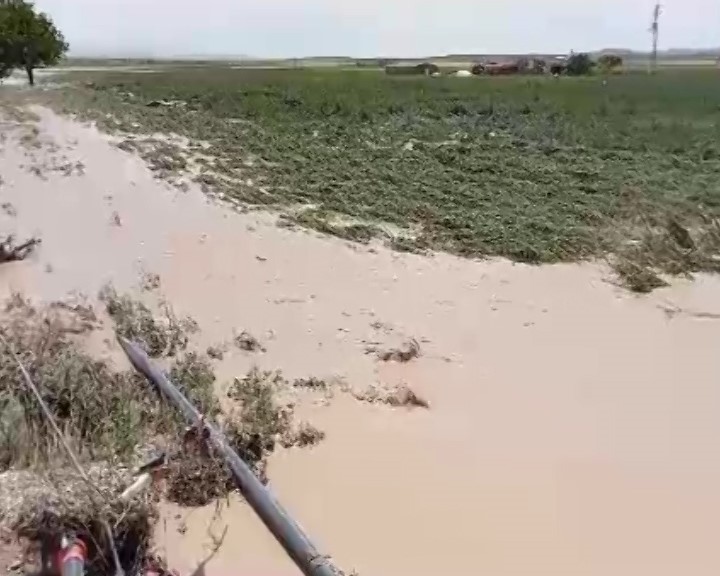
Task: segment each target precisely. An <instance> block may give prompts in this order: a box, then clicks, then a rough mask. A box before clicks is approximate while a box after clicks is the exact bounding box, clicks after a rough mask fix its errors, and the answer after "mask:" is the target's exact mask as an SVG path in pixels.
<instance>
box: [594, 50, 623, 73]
mask: <svg viewBox="0 0 720 576" xmlns="http://www.w3.org/2000/svg"><path fill="white" fill-rule="evenodd" d="M598 64H599V66H600V68H601V69H602V70H603V71H604V72H612V71H613V70H616V69H617V68H622V65H623V59H622V58H621V57H620V56H617V55H616V54H603V55H602V56H600V58H598Z"/></svg>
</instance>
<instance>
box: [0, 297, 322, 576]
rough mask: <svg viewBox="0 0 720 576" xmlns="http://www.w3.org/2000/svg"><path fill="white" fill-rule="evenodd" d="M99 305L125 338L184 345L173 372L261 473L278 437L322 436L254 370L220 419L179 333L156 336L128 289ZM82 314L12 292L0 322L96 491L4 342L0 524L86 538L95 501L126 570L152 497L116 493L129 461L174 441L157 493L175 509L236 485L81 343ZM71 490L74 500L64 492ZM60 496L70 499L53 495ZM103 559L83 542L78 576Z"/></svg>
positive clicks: (272, 377) (289, 440) (144, 390)
mask: <svg viewBox="0 0 720 576" xmlns="http://www.w3.org/2000/svg"><path fill="white" fill-rule="evenodd" d="M118 302H119V303H120V304H117V303H118ZM108 303H109V304H108ZM106 305H109V306H110V307H111V309H112V310H113V311H114V314H111V317H112V318H113V319H114V320H116V321H118V323H119V325H120V326H123V327H124V328H125V329H126V332H125V334H126V335H139V336H141V337H144V338H145V341H146V342H149V343H152V344H154V343H157V345H156V346H155V347H151V349H152V350H153V351H154V352H156V353H160V352H161V351H162V354H164V355H166V354H167V351H168V350H169V349H171V348H172V344H171V342H178V341H179V342H181V343H182V345H178V344H175V353H176V357H175V358H174V359H173V362H172V363H171V364H170V366H169V375H170V377H171V379H172V380H173V382H174V383H175V384H176V385H177V386H178V388H179V389H180V390H181V391H182V392H183V393H184V394H186V395H187V397H188V398H189V400H190V401H191V402H193V403H194V405H195V406H196V407H197V408H198V409H199V410H200V411H201V412H202V413H203V415H204V419H205V420H206V421H207V422H208V423H213V424H214V425H216V426H218V427H219V428H221V429H222V430H223V431H224V432H225V434H226V435H227V438H228V440H229V442H230V444H231V446H233V447H234V448H235V449H236V450H237V451H238V452H239V454H240V455H241V457H243V458H244V459H245V460H246V462H248V464H249V465H250V466H252V467H253V469H254V470H255V472H256V474H257V475H258V477H260V478H261V479H263V480H264V481H265V480H267V478H266V472H265V470H266V464H267V457H268V456H269V455H270V453H272V451H273V450H274V449H275V447H276V446H277V445H278V444H280V445H281V446H286V447H290V446H312V445H315V444H316V443H317V442H319V441H321V440H322V438H323V437H324V434H323V433H322V432H321V431H319V430H317V429H316V428H314V427H312V426H311V425H309V424H307V423H301V424H298V425H296V424H295V422H294V419H293V408H292V406H291V405H288V404H286V403H281V402H280V401H279V399H278V394H280V392H281V391H282V390H284V389H289V388H291V386H290V385H289V383H287V382H286V381H285V380H284V379H283V378H282V377H281V376H280V375H279V374H271V373H263V372H259V371H257V370H253V371H251V372H250V373H248V375H247V376H246V377H244V378H242V379H238V380H236V382H235V384H234V385H233V386H232V388H231V397H232V398H233V399H234V400H236V401H237V406H235V408H234V410H232V411H231V412H230V413H228V414H225V415H223V414H222V413H221V410H220V403H219V402H218V399H217V398H216V396H215V395H214V385H215V374H214V372H213V370H212V366H211V365H210V362H209V360H208V359H207V358H206V357H204V356H202V355H200V354H197V353H194V352H189V353H185V354H182V353H179V350H180V349H181V348H185V346H186V344H187V336H186V335H185V336H182V337H180V336H178V335H177V332H175V331H173V332H172V334H171V335H169V336H168V335H163V334H162V330H161V329H159V328H158V327H157V323H156V322H155V321H154V320H153V319H152V316H151V314H150V311H149V309H147V308H146V307H144V305H142V304H140V303H138V302H135V301H133V300H132V299H131V298H129V297H127V296H119V295H117V294H114V293H113V295H112V297H110V298H109V299H107V300H106ZM115 305H117V308H112V307H113V306H115ZM71 318H73V319H74V320H73V321H70V319H71ZM88 318H93V319H94V318H95V316H94V313H92V314H91V310H89V309H88V308H87V307H85V306H71V305H67V304H56V305H52V306H48V307H45V308H42V309H36V308H34V307H33V306H32V305H31V304H30V303H29V302H28V301H26V300H24V299H23V298H21V297H20V296H15V297H14V298H12V299H11V300H10V301H9V303H8V305H7V308H6V310H5V314H4V315H3V317H2V319H0V330H2V334H3V336H4V337H5V338H6V339H7V340H8V342H9V343H10V346H11V347H12V349H13V350H15V351H16V352H17V354H18V355H19V357H20V359H21V361H22V362H23V364H24V365H25V366H26V367H27V369H28V371H29V373H30V376H31V378H32V379H33V381H34V382H35V383H36V385H37V386H38V388H39V391H40V394H41V395H42V397H43V399H44V401H45V403H46V404H47V405H48V408H49V410H50V412H51V413H52V414H53V415H54V417H55V418H56V420H57V423H58V425H59V426H60V428H61V429H62V430H63V431H64V432H65V435H66V438H67V440H68V442H69V443H70V445H71V446H73V448H74V450H75V451H76V453H77V454H78V456H79V458H80V459H81V462H82V463H83V465H84V466H85V467H86V468H87V469H88V470H89V471H93V472H92V473H93V474H96V475H97V478H98V480H97V485H98V487H99V488H100V490H101V492H102V493H103V495H104V497H103V498H102V499H100V501H99V502H94V501H93V502H92V505H90V504H89V503H88V502H89V500H88V498H91V497H92V493H93V491H92V490H90V489H89V488H88V487H87V485H86V484H85V483H84V482H83V481H82V480H81V479H79V478H77V477H74V478H72V477H71V475H68V474H67V473H64V472H62V470H64V469H65V468H66V466H67V463H66V461H65V455H64V452H63V451H62V448H61V446H60V445H59V444H58V441H57V439H56V438H55V436H54V434H53V432H52V430H51V429H50V427H49V425H48V423H47V421H46V419H45V416H44V414H43V413H42V412H41V410H40V408H39V406H38V404H37V402H36V400H35V398H34V396H32V394H31V393H30V392H29V391H28V389H27V387H26V385H25V382H24V380H23V378H22V376H21V373H20V372H19V370H18V367H17V365H16V363H15V361H14V358H13V356H12V354H11V352H10V350H9V349H8V348H6V347H4V346H2V347H0V382H2V383H3V385H2V388H1V389H0V527H4V528H6V529H10V530H14V531H15V532H16V533H18V534H19V533H20V532H22V533H23V534H27V535H30V536H33V535H35V536H37V535H39V534H40V533H41V532H43V531H47V530H51V529H53V528H54V527H65V528H68V529H69V528H73V529H77V530H79V531H80V534H81V535H88V540H90V541H97V542H101V543H102V542H104V532H103V530H102V527H101V526H100V525H99V524H98V522H97V518H98V506H101V507H102V512H103V514H104V515H105V517H106V518H108V519H109V521H110V523H111V524H112V525H113V526H114V529H115V536H116V538H117V541H116V544H117V545H118V547H119V549H120V553H121V557H122V560H123V565H124V566H125V568H126V570H127V571H128V573H136V572H137V568H138V566H139V564H140V563H141V562H142V560H143V556H144V555H145V553H146V551H147V550H148V544H149V538H150V534H151V527H152V519H153V517H154V515H155V502H154V499H153V495H152V494H150V495H149V496H148V497H147V498H145V497H142V498H139V499H135V500H133V501H132V502H131V503H130V505H128V504H127V503H121V502H119V499H118V498H119V495H120V494H121V493H122V490H123V489H124V488H126V487H127V486H128V485H129V483H130V482H131V475H130V474H129V472H128V470H131V469H133V468H134V467H135V466H136V465H137V463H138V462H137V459H138V454H140V453H142V452H147V451H148V450H149V449H150V448H151V447H152V446H158V445H160V446H163V447H173V448H174V450H173V452H172V453H171V455H170V457H169V458H168V462H167V468H166V470H165V477H166V480H167V482H166V487H167V491H166V497H167V498H168V499H169V500H170V501H173V502H176V503H178V504H181V505H188V506H198V505H204V504H207V503H209V502H211V501H212V500H214V499H217V498H221V497H224V496H226V495H227V494H228V493H229V492H230V491H231V490H234V489H235V485H234V482H233V481H232V478H231V476H230V474H229V471H228V469H227V467H226V465H225V463H224V461H223V459H221V458H220V457H219V455H218V454H216V453H215V452H214V450H213V449H212V447H211V446H210V445H208V443H207V442H206V439H205V438H204V437H203V435H202V434H201V433H200V432H199V431H198V430H197V429H195V428H189V429H188V428H187V427H186V426H185V422H184V421H183V420H182V418H180V417H179V415H178V414H176V413H175V411H174V410H173V409H171V407H169V406H167V405H166V404H165V403H164V401H163V399H162V397H161V396H160V395H159V394H157V393H156V392H155V390H153V389H152V388H151V387H150V386H149V385H148V383H147V382H146V381H145V378H144V377H142V376H140V375H139V374H137V373H135V372H134V371H132V372H116V371H114V370H113V369H112V368H111V367H110V366H109V365H108V364H106V363H105V362H104V361H99V360H95V359H93V358H91V357H90V356H88V355H87V354H86V353H85V352H84V351H83V350H82V347H81V345H80V340H79V337H80V336H81V335H82V334H83V333H85V332H89V331H91V330H93V329H94V328H95V326H96V322H95V321H93V322H88V321H87V320H88ZM138 318H139V319H138ZM95 320H96V319H95ZM68 327H69V328H68ZM158 332H160V335H157V333H158ZM148 334H150V336H148ZM93 478H95V476H93ZM32 486H35V487H36V488H32V489H31V487H32ZM73 491H77V492H78V493H79V494H82V497H81V496H78V497H75V496H73V494H74V492H73ZM68 494H69V495H70V497H69V498H65V497H64V496H63V495H68ZM109 560H110V557H109V556H108V551H107V550H106V549H105V548H102V549H97V550H96V549H93V550H92V551H91V560H90V564H89V567H88V574H90V575H91V576H100V574H105V573H107V570H108V565H109V564H108V562H109Z"/></svg>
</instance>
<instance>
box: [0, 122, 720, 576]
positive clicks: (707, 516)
mask: <svg viewBox="0 0 720 576" xmlns="http://www.w3.org/2000/svg"><path fill="white" fill-rule="evenodd" d="M38 114H39V121H38V127H39V131H40V132H39V137H40V139H41V140H42V139H45V141H46V142H52V143H53V145H52V146H50V147H49V148H48V146H44V147H41V148H39V149H35V148H30V149H27V148H25V147H23V146H20V145H17V143H16V142H15V143H13V136H12V135H11V133H12V132H13V130H15V128H14V127H13V126H11V125H10V124H6V125H5V128H4V130H5V131H6V133H8V134H10V135H9V136H8V139H7V140H6V142H5V143H4V144H3V145H2V153H1V154H0V175H2V179H3V183H2V185H1V186H0V199H1V201H2V203H3V205H4V206H5V207H4V208H3V210H2V211H0V227H1V229H2V231H3V233H7V232H13V233H15V234H17V236H18V237H19V238H23V237H26V236H30V235H33V234H38V235H39V236H41V238H42V241H43V244H42V246H41V248H40V249H39V250H38V251H37V252H36V254H34V255H33V256H32V257H31V258H30V259H29V260H27V261H25V262H20V263H13V264H6V265H3V266H2V267H0V292H1V295H3V296H7V295H9V294H10V293H11V292H12V291H22V292H24V293H25V294H27V295H29V296H32V297H33V298H35V299H38V300H53V299H58V298H64V297H66V296H67V295H68V294H69V293H72V292H80V293H84V294H86V295H88V296H90V297H94V296H95V295H96V294H97V291H98V290H99V289H100V288H101V287H102V286H103V285H104V284H106V283H107V282H112V283H113V284H114V285H115V286H116V287H117V288H118V289H122V290H137V289H138V285H139V282H140V279H141V278H142V276H143V274H147V273H154V274H158V275H159V277H160V281H161V291H162V294H163V295H164V296H165V297H166V298H167V300H168V301H169V302H171V303H172V305H173V307H174V308H175V310H176V311H177V312H178V313H180V314H189V315H191V316H193V317H194V318H195V319H196V320H197V321H198V322H199V324H200V327H201V329H202V332H201V334H200V336H199V338H200V344H199V345H202V346H207V345H209V344H211V343H214V342H217V341H218V340H222V339H224V338H228V337H229V335H232V333H233V331H236V330H239V329H242V330H248V331H251V332H252V333H253V334H256V335H258V337H259V338H261V339H262V340H263V342H264V344H265V347H266V349H267V352H266V353H265V354H261V355H257V356H255V357H249V356H248V355H243V354H239V353H237V354H232V353H231V354H229V355H228V356H227V357H226V358H225V360H223V362H222V363H221V364H220V365H219V370H218V371H219V374H220V376H221V379H222V380H227V379H229V378H232V377H233V376H239V375H242V374H244V372H245V371H246V370H248V369H249V368H250V367H251V366H252V365H253V364H254V363H256V364H259V365H260V366H261V367H263V368H267V369H281V370H283V372H284V373H285V374H286V375H287V376H288V377H290V378H298V377H307V376H318V377H324V378H342V379H343V380H344V381H346V382H347V383H349V384H350V385H351V386H355V387H358V388H362V387H365V386H367V385H370V384H373V383H382V384H387V385H390V384H394V383H404V384H407V385H408V386H409V387H410V388H412V389H413V390H414V391H415V392H416V393H417V394H419V395H421V396H422V397H423V398H425V399H426V400H427V401H428V402H429V404H430V409H429V410H423V409H418V410H408V409H404V408H391V407H388V406H384V405H368V404H364V403H360V402H357V401H356V400H354V399H353V398H352V397H350V396H346V395H345V396H343V395H340V396H338V397H336V398H334V399H333V400H332V401H331V402H330V403H329V405H307V406H303V407H302V410H303V415H304V416H306V417H307V418H308V419H309V420H311V421H312V422H313V423H314V424H315V425H317V426H318V427H319V428H321V429H322V430H324V431H325V432H326V434H327V438H326V440H325V441H324V442H322V443H321V444H319V445H318V446H317V447H315V448H313V449H310V450H281V451H279V452H276V453H275V454H274V455H273V457H272V459H271V462H270V469H269V476H270V480H271V487H272V489H273V490H274V491H275V492H276V494H277V496H278V497H279V499H280V500H281V501H282V502H283V503H284V504H285V505H286V507H287V508H288V510H289V511H290V512H291V514H292V515H293V516H294V517H295V518H296V519H297V520H298V522H299V523H300V524H301V525H302V526H304V527H305V528H306V529H307V531H308V532H309V533H310V534H311V536H312V537H313V538H314V540H315V541H316V543H317V544H318V546H319V548H320V549H321V550H322V551H323V552H327V553H328V554H331V555H332V556H333V557H334V558H335V560H336V561H337V562H338V564H339V565H340V566H341V567H342V568H343V569H345V570H347V571H351V570H356V571H357V572H358V573H359V574H361V575H374V576H383V575H386V576H403V575H407V576H426V575H427V576H437V575H438V574H455V575H468V576H470V575H477V574H488V575H494V576H516V575H517V576H520V575H522V576H525V575H528V576H530V575H533V576H534V575H545V574H547V575H553V576H608V575H612V576H638V575H645V574H647V575H650V574H652V575H653V576H677V575H679V574H688V575H693V576H703V575H708V576H710V575H713V576H715V575H717V574H719V573H720V554H719V553H718V546H717V541H718V534H720V450H719V449H718V443H719V442H720V353H719V350H720V280H719V279H718V278H715V277H710V276H703V275H700V276H697V277H696V278H695V280H694V281H691V280H686V279H678V280H676V281H674V282H673V286H671V287H669V288H665V289H661V290H657V291H656V292H654V293H653V294H651V295H649V296H645V297H638V296H635V295H632V294H630V293H628V292H627V291H625V290H623V289H620V288H618V287H616V286H615V285H614V284H613V282H612V275H611V274H610V272H609V271H608V270H607V269H606V268H605V267H604V266H602V265H601V264H591V263H586V264H581V265H578V264H565V265H554V266H542V267H529V266H524V265H516V264H512V263H509V262H506V261H484V262H479V261H469V260H462V259H458V258H455V257H451V256H447V255H436V256H433V257H423V256H418V255H410V254H399V253H394V252H391V251H388V250H386V249H384V248H382V247H366V246H358V245H351V244H348V243H345V242H344V241H341V240H338V239H335V238H327V237H321V236H319V235H317V234H315V233H310V232H304V231H301V230H287V229H282V228H278V227H277V226H275V225H274V223H273V218H272V217H271V216H268V215H263V214H260V213H249V214H239V213H237V212H236V211H234V210H232V209H231V208H230V207H228V206H224V205H221V204H218V203H216V202H214V201H211V200H209V199H207V198H206V197H205V196H204V195H203V194H202V193H201V192H200V191H199V190H196V189H195V188H191V189H190V190H189V191H188V192H181V191H178V190H177V189H175V188H172V187H170V186H169V185H167V184H165V183H161V182H159V181H158V180H155V179H154V178H153V176H152V174H151V173H150V172H149V171H148V170H147V169H146V168H145V165H144V164H143V162H142V161H141V160H140V159H138V158H136V157H134V156H133V155H131V154H129V153H126V152H123V151H121V150H118V149H117V148H115V147H114V146H113V145H112V144H111V143H110V142H109V141H108V139H107V138H106V137H104V136H102V135H101V134H99V133H98V132H96V131H95V130H94V129H93V128H90V127H86V126H82V125H80V124H77V123H73V122H71V121H69V120H67V119H63V118H60V117H58V116H56V115H54V114H53V113H51V112H49V111H46V110H38ZM77 163H80V164H81V165H82V170H79V169H77V170H68V169H66V168H63V167H66V166H67V165H74V166H79V165H78V164H77ZM53 166H56V167H58V168H57V169H54V168H53ZM33 167H36V168H37V170H34V169H33ZM410 338H414V339H416V340H417V341H418V342H419V343H420V346H421V350H422V352H421V355H420V357H419V358H417V359H415V360H412V361H410V362H407V363H396V362H379V361H378V360H377V358H376V357H375V356H374V355H372V354H367V353H366V349H367V348H368V347H370V346H377V345H391V344H394V343H397V342H402V341H404V340H407V339H410ZM108 346H109V347H113V346H114V345H113V344H111V343H109V344H108ZM219 392H220V393H222V390H219ZM163 516H164V517H163V519H162V520H161V521H160V522H159V523H158V527H157V534H156V540H157V546H158V549H159V551H160V552H161V553H162V554H165V555H166V556H167V558H168V560H169V564H170V566H172V567H173V568H176V569H178V570H180V571H181V573H182V574H190V573H191V572H192V571H193V570H194V569H195V568H196V567H197V566H198V564H199V563H200V562H202V561H204V560H207V563H206V564H205V567H204V569H205V573H206V574H207V575H208V576H231V575H237V574H268V575H270V574H274V575H283V574H288V575H290V574H296V573H297V570H296V569H295V568H294V567H293V566H292V565H291V563H290V562H289V561H288V560H287V559H286V558H285V557H284V554H283V552H282V550H281V549H280V547H279V546H278V545H277V544H275V542H274V541H273V540H272V538H271V537H270V536H269V535H268V534H267V533H266V531H265V529H264V528H263V526H262V525H261V524H260V522H259V521H258V520H257V519H256V518H255V517H254V515H253V513H252V511H251V510H250V509H249V507H248V506H247V505H246V504H244V503H243V502H242V501H241V500H240V499H239V498H238V497H235V496H233V497H231V499H230V501H229V502H223V503H221V504H220V505H218V506H217V507H215V506H209V507H207V508H205V509H199V510H188V509H182V510H181V509H178V508H176V507H170V506H166V507H165V509H164V515H163ZM226 528H227V532H226V534H225V539H224V541H223V544H222V546H221V547H220V549H219V550H218V551H217V552H216V553H214V554H211V552H212V548H213V544H212V541H213V536H214V537H215V539H216V540H217V539H218V538H219V536H220V535H221V534H222V533H223V531H224V530H225V529H226Z"/></svg>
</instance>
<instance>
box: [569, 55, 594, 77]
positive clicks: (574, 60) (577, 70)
mask: <svg viewBox="0 0 720 576" xmlns="http://www.w3.org/2000/svg"><path fill="white" fill-rule="evenodd" d="M593 66H595V62H593V61H592V58H590V55H589V54H586V53H585V52H578V53H577V54H572V55H571V56H570V57H569V58H568V59H567V62H566V63H565V73H566V74H568V75H569V76H584V75H586V74H590V73H591V72H592V69H593Z"/></svg>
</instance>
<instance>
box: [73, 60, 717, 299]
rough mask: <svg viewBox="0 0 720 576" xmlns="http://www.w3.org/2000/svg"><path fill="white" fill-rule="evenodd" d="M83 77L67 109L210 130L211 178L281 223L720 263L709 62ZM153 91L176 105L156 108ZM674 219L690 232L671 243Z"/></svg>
mask: <svg viewBox="0 0 720 576" xmlns="http://www.w3.org/2000/svg"><path fill="white" fill-rule="evenodd" d="M76 78H77V79H78V80H83V81H85V84H82V83H80V82H79V83H78V86H77V88H76V89H75V90H74V91H69V92H68V93H67V94H66V96H69V100H68V101H67V102H66V103H69V105H70V106H71V107H73V106H74V107H75V109H79V110H85V111H86V112H85V113H86V114H87V113H88V112H87V110H89V109H94V110H96V112H91V114H96V116H97V119H98V120H99V121H100V122H101V123H105V125H106V127H107V128H108V129H111V130H126V131H127V132H133V131H134V129H133V126H137V125H138V124H139V125H141V126H143V130H145V131H147V132H148V133H153V132H165V133H177V134H180V135H183V136H187V137H189V138H190V140H191V142H200V141H203V142H206V143H207V144H209V147H207V148H203V150H202V154H203V155H204V157H205V161H204V162H206V163H205V165H204V166H203V168H202V170H203V174H202V175H201V178H202V180H203V182H205V181H210V182H212V185H211V186H210V188H212V189H214V190H215V191H217V192H222V193H223V194H224V195H225V197H227V198H233V199H236V200H238V201H240V202H241V203H245V204H251V205H272V206H275V207H280V208H281V209H282V208H287V210H286V212H287V219H286V220H285V222H287V220H288V219H289V220H290V221H295V222H296V223H298V224H301V225H303V226H308V227H312V228H316V229H318V230H321V231H323V232H325V233H329V234H336V235H340V236H344V237H347V238H350V239H353V240H358V241H361V242H367V241H368V240H369V239H371V238H372V237H373V236H378V237H380V238H385V239H387V240H388V242H389V244H390V245H391V246H394V247H399V248H402V249H403V250H423V249H438V250H445V251H448V252H452V253H455V254H459V255H462V256H468V257H487V256H501V257H507V258H510V259H512V260H517V261H522V262H529V263H545V262H558V261H577V260H582V259H589V258H606V257H607V258H608V259H609V261H610V262H611V264H612V265H613V266H615V268H616V270H617V272H618V273H619V274H620V275H621V277H622V278H624V279H625V280H626V281H627V282H628V284H629V285H630V286H631V287H637V288H638V289H640V290H646V289H648V288H649V287H650V286H653V285H660V284H661V283H662V281H660V280H659V279H658V278H657V277H656V275H657V274H658V273H661V274H662V273H668V274H678V273H680V274H684V273H692V272H696V271H717V270H718V269H720V256H719V253H720V235H718V218H719V217H720V180H718V178H717V174H718V172H720V147H719V145H718V142H719V141H720V139H719V136H720V92H718V90H717V73H716V71H715V70H694V69H686V70H666V71H662V72H660V73H658V74H656V75H654V76H652V77H648V76H647V75H642V74H635V73H627V74H624V75H612V76H601V75H595V76H589V77H582V78H570V77H564V78H559V79H554V78H542V77H522V76H518V77H503V78H494V77H481V78H472V79H466V80H458V79H455V78H425V77H422V78H417V77H389V76H386V75H384V74H382V73H380V72H377V73H374V72H372V71H363V72H357V71H347V70H312V69H309V70H249V69H248V70H235V69H228V68H225V67H221V66H217V67H215V66H206V67H201V68H192V69H190V68H187V69H185V68H181V67H178V68H173V69H169V70H162V71H158V72H157V73H154V74H130V73H122V72H106V73H100V74H96V73H94V74H90V75H82V74H81V75H79V76H77V77H76ZM88 81H89V82H88ZM156 101H163V102H172V103H177V102H180V103H182V106H180V105H178V106H172V107H171V106H160V107H148V106H147V105H146V104H147V103H148V102H156ZM108 112H110V113H111V114H112V116H111V118H112V119H113V120H112V122H108V120H107V117H106V114H107V113H108ZM208 158H213V160H212V161H210V160H208ZM298 207H300V209H298ZM302 207H305V208H302ZM388 224H389V225H390V226H388ZM678 227H680V228H682V229H684V230H686V231H687V232H688V234H689V236H690V237H691V239H692V243H687V242H685V243H684V245H682V244H679V243H678V241H677V239H678V235H677V234H675V232H676V231H677V229H678ZM358 230H360V231H361V232H362V234H360V235H358V233H357V231H358ZM388 230H400V231H402V234H400V235H396V234H391V235H390V236H388V235H389V234H390V233H389V232H388ZM628 262H630V264H629V265H628ZM628 274H629V275H630V278H628V277H627V275H628ZM643 278H644V279H643ZM653 278H655V280H653ZM638 279H640V280H638Z"/></svg>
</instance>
